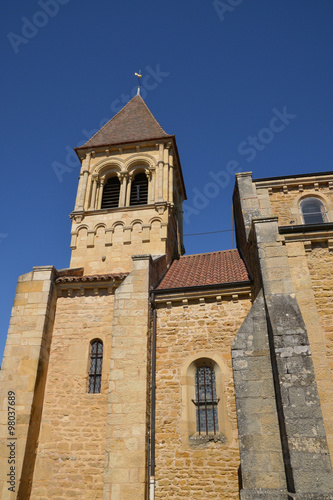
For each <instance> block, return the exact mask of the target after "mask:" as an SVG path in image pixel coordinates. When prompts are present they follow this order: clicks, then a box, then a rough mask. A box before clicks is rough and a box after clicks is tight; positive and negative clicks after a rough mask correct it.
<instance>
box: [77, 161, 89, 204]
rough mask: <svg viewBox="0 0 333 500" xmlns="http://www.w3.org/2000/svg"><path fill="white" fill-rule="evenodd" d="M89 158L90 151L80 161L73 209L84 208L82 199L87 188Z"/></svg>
mask: <svg viewBox="0 0 333 500" xmlns="http://www.w3.org/2000/svg"><path fill="white" fill-rule="evenodd" d="M90 158H91V153H87V156H86V158H85V160H84V161H83V162H82V167H81V172H80V182H79V189H78V195H77V205H76V206H75V210H84V200H85V196H86V190H87V182H88V175H89V166H90Z"/></svg>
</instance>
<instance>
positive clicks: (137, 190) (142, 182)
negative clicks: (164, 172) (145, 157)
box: [130, 173, 148, 205]
mask: <svg viewBox="0 0 333 500" xmlns="http://www.w3.org/2000/svg"><path fill="white" fill-rule="evenodd" d="M147 203H148V179H147V176H146V174H144V173H142V174H137V175H136V176H135V177H134V179H133V181H132V185H131V199H130V205H146V204H147Z"/></svg>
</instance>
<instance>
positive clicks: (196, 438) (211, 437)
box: [189, 432, 227, 445]
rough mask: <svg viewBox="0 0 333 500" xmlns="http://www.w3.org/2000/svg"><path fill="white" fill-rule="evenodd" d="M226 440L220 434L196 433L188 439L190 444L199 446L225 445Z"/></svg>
mask: <svg viewBox="0 0 333 500" xmlns="http://www.w3.org/2000/svg"><path fill="white" fill-rule="evenodd" d="M226 441H227V438H226V437H225V435H224V434H222V433H221V432H218V433H217V434H199V433H198V432H196V433H195V434H192V435H191V436H190V437H189V442H190V444H195V445H200V444H206V443H211V442H214V443H226Z"/></svg>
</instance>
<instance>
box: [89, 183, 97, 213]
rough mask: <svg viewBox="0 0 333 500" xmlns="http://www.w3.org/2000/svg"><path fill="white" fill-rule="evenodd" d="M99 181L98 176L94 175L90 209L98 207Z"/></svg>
mask: <svg viewBox="0 0 333 500" xmlns="http://www.w3.org/2000/svg"><path fill="white" fill-rule="evenodd" d="M97 183H98V177H97V176H94V177H93V179H92V193H91V200H90V207H89V209H90V210H94V209H95V208H96V191H97Z"/></svg>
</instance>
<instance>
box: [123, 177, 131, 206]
mask: <svg viewBox="0 0 333 500" xmlns="http://www.w3.org/2000/svg"><path fill="white" fill-rule="evenodd" d="M132 180H133V174H129V176H128V181H127V193H126V205H125V206H126V207H129V206H130V204H131V188H132Z"/></svg>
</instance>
